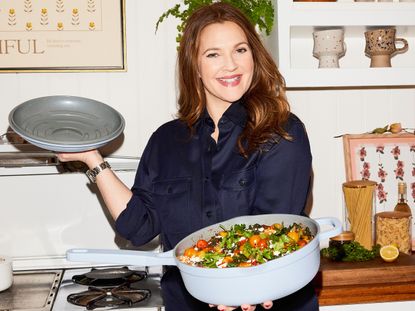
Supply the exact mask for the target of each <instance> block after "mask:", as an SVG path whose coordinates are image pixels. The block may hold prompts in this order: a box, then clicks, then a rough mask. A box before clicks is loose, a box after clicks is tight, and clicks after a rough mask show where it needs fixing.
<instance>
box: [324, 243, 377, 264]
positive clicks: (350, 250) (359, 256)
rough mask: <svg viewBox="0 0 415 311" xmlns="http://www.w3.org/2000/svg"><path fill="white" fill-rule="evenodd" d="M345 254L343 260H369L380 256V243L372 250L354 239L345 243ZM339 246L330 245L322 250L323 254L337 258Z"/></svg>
mask: <svg viewBox="0 0 415 311" xmlns="http://www.w3.org/2000/svg"><path fill="white" fill-rule="evenodd" d="M342 247H343V252H344V254H343V256H342V257H341V261H368V260H372V259H374V258H376V257H379V251H380V245H375V246H373V247H372V249H371V250H368V249H366V248H364V247H363V246H362V245H361V244H360V243H359V242H357V241H352V242H350V243H347V244H343V246H342ZM340 251H341V250H339V248H338V247H333V246H329V247H326V248H323V249H322V250H321V255H322V256H323V257H325V258H328V259H331V260H336V259H337V258H339V252H340Z"/></svg>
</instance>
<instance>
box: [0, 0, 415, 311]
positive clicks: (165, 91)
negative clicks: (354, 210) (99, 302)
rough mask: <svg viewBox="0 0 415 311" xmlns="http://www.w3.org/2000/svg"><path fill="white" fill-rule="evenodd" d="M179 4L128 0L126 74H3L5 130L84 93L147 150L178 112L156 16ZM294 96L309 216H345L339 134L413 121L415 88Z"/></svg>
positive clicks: (169, 57)
mask: <svg viewBox="0 0 415 311" xmlns="http://www.w3.org/2000/svg"><path fill="white" fill-rule="evenodd" d="M175 2H176V1H175V0H157V1H144V0H126V5H127V9H126V23H127V27H126V28H127V37H126V39H127V66H128V71H127V72H113V73H111V72H106V73H19V74H10V73H8V74H4V73H3V74H0V94H1V97H0V98H1V100H0V133H4V132H6V130H7V127H8V121H7V116H8V113H9V111H10V110H11V109H12V108H13V107H14V106H16V105H17V104H19V103H21V102H23V101H25V100H28V99H31V98H35V97H40V96H47V95H56V94H67V95H76V96H85V97H90V98H94V99H97V100H100V101H103V102H105V103H107V104H109V105H111V106H113V107H114V108H116V109H117V110H119V111H120V112H121V113H122V114H123V116H124V117H125V119H126V129H125V137H124V143H123V144H122V146H121V147H120V148H119V149H118V150H116V151H115V154H119V155H131V156H136V155H139V154H141V152H142V151H143V148H144V146H145V144H146V142H147V140H148V138H149V136H150V135H151V133H152V132H153V131H154V130H155V129H156V128H157V127H158V126H159V125H160V124H162V123H164V122H166V121H168V120H170V119H172V118H173V116H174V114H175V109H176V107H175V100H176V92H175V82H174V80H175V65H176V42H175V36H176V28H175V26H176V21H174V20H172V19H168V20H167V21H166V22H164V23H163V24H162V25H161V27H160V29H159V31H158V33H157V34H155V33H154V30H155V23H156V21H157V19H158V17H159V16H160V15H161V14H162V12H164V11H165V10H166V9H167V8H170V7H172V6H173V5H174V4H175ZM409 44H410V46H413V45H414V44H415V42H410V43H409ZM310 79H312V77H310ZM288 97H289V100H290V103H291V105H292V111H293V112H294V113H296V114H297V115H298V116H299V117H300V118H301V119H302V120H303V121H304V123H305V124H306V127H307V130H308V134H309V137H310V141H311V146H312V152H313V157H314V160H313V169H314V187H313V203H314V204H313V209H312V212H311V216H312V217H321V216H336V217H339V218H341V217H342V195H341V184H342V182H343V181H344V178H345V177H344V176H345V174H344V162H343V149H342V141H341V139H340V138H337V139H335V138H333V137H334V136H336V135H339V134H343V133H362V132H366V131H368V130H371V129H373V128H375V127H379V126H384V125H386V124H390V123H393V122H401V123H402V125H403V126H404V127H414V126H415V124H414V123H415V89H414V88H407V89H354V90H295V91H289V92H288ZM17 191H18V189H16V192H17ZM325 310H328V309H327V308H325ZM348 310H353V308H352V307H350V308H348ZM355 310H363V309H358V308H356V309H355Z"/></svg>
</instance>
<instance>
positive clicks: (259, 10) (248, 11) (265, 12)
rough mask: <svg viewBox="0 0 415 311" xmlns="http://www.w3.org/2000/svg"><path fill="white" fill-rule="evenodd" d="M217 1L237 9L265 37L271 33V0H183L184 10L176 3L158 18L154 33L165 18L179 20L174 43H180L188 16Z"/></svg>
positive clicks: (272, 16) (272, 13)
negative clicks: (262, 32) (170, 17)
mask: <svg viewBox="0 0 415 311" xmlns="http://www.w3.org/2000/svg"><path fill="white" fill-rule="evenodd" d="M219 1H220V2H226V3H229V4H231V5H233V6H235V7H237V8H239V9H240V10H241V11H242V12H243V13H244V14H245V15H246V16H247V17H248V19H249V20H250V21H251V22H252V24H253V25H257V26H258V28H259V30H260V31H265V33H266V34H267V35H269V34H270V33H271V30H272V26H273V25H274V6H273V4H272V0H184V1H183V4H184V5H185V6H186V8H182V6H181V4H180V3H178V4H176V5H175V6H174V7H172V8H170V9H169V10H167V11H166V12H164V13H163V14H162V15H161V16H160V17H159V19H158V21H157V23H156V32H157V30H158V27H159V25H160V24H161V23H162V22H163V21H164V20H165V19H166V18H168V17H169V16H174V17H176V18H178V19H180V20H181V23H180V24H179V25H178V26H177V31H178V34H177V37H176V41H177V42H180V40H181V38H182V33H183V30H184V27H185V25H186V21H187V19H188V18H189V16H190V15H192V14H193V12H194V11H196V10H197V9H198V8H200V7H202V6H205V5H209V4H212V3H214V2H219Z"/></svg>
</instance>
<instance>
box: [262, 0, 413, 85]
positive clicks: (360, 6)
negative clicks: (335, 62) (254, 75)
mask: <svg viewBox="0 0 415 311" xmlns="http://www.w3.org/2000/svg"><path fill="white" fill-rule="evenodd" d="M275 4H276V6H275V8H276V27H275V31H274V33H273V34H272V35H271V36H270V37H269V38H268V39H266V40H268V42H267V44H268V46H269V48H270V49H271V51H272V53H273V54H274V57H275V59H276V60H277V63H278V66H279V69H280V71H281V73H282V74H283V76H284V78H285V79H286V83H287V87H289V88H308V87H310V88H320V87H321V88H324V87H353V86H368V87H373V86H415V2H397V0H394V2H354V1H353V0H338V1H337V2H294V1H292V0H277V1H276V3H275ZM391 26H392V27H395V28H396V29H397V33H396V37H399V38H405V39H406V40H407V41H408V43H409V49H408V51H407V52H406V53H403V54H397V55H395V56H394V57H392V61H391V62H392V67H388V68H370V67H369V65H370V58H369V57H367V56H366V55H365V53H364V48H365V37H364V32H365V31H366V30H368V29H374V28H381V27H391ZM330 28H343V29H344V31H345V42H346V44H347V52H346V54H345V56H344V57H342V58H340V68H320V69H319V68H318V60H317V59H316V58H314V57H313V55H312V51H313V44H314V43H313V36H312V33H313V31H315V30H320V29H330Z"/></svg>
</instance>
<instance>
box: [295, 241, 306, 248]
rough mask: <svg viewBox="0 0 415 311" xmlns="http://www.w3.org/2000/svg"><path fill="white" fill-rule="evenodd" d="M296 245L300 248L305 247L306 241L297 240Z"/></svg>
mask: <svg viewBox="0 0 415 311" xmlns="http://www.w3.org/2000/svg"><path fill="white" fill-rule="evenodd" d="M297 245H298V246H299V247H300V248H301V247H303V246H306V245H307V241H306V240H298V242H297Z"/></svg>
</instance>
